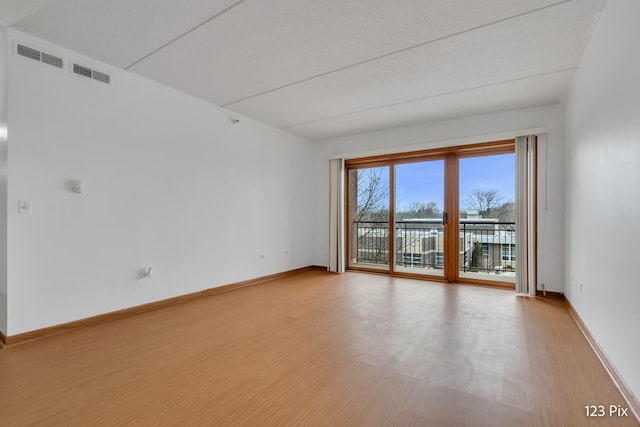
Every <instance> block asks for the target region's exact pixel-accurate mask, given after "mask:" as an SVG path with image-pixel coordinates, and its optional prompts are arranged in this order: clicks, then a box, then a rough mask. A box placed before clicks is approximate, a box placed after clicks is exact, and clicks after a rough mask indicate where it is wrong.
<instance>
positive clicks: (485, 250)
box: [460, 221, 516, 275]
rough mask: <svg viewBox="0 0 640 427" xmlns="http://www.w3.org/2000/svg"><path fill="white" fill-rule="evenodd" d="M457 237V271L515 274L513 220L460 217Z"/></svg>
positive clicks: (514, 228)
mask: <svg viewBox="0 0 640 427" xmlns="http://www.w3.org/2000/svg"><path fill="white" fill-rule="evenodd" d="M460 239H461V246H460V252H462V253H463V254H462V256H461V260H460V271H462V272H471V273H491V274H508V275H511V274H515V271H516V224H515V222H470V221H464V222H463V221H461V222H460ZM463 248H464V249H463Z"/></svg>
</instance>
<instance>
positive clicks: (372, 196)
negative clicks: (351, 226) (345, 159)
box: [357, 168, 388, 221]
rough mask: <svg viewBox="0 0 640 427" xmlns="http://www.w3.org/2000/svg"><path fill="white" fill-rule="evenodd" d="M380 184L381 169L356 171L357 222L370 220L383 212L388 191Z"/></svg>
mask: <svg viewBox="0 0 640 427" xmlns="http://www.w3.org/2000/svg"><path fill="white" fill-rule="evenodd" d="M382 184H383V179H382V169H381V168H371V169H362V170H359V171H358V212H357V215H358V221H361V220H367V219H372V218H371V217H372V216H373V215H374V214H378V213H380V212H382V211H383V210H384V205H385V203H384V202H385V201H386V200H387V195H388V189H387V188H384V186H383V185H382Z"/></svg>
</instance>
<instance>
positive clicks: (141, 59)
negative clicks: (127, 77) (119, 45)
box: [124, 0, 246, 70]
mask: <svg viewBox="0 0 640 427" xmlns="http://www.w3.org/2000/svg"><path fill="white" fill-rule="evenodd" d="M245 1H246V0H239V1H237V2H235V3H233V4H232V5H230V6H227V7H226V8H225V9H222V10H221V11H220V12H218V13H216V14H215V15H213V16H211V17H210V18H207V19H206V20H204V21H202V22H201V23H199V24H198V25H196V26H195V27H192V28H191V29H189V30H187V31H185V32H184V33H182V34H180V35H179V36H177V37H174V38H173V39H171V40H169V41H168V42H166V43H165V44H163V45H162V46H160V47H159V48H157V49H154V50H153V51H151V52H150V53H148V54H146V55H145V56H143V57H142V58H140V59H138V60H137V61H135V62H133V63H131V64H129V65H127V66H126V67H124V70H128V69H129V68H131V67H133V66H134V65H136V64H138V63H140V62H142V61H144V60H145V59H147V58H148V57H150V56H151V55H153V54H155V53H157V52H159V51H161V50H162V49H164V48H165V47H167V46H169V45H170V44H173V43H175V42H176V41H178V40H180V39H181V38H183V37H184V36H186V35H188V34H190V33H192V32H194V31H195V30H197V29H198V28H200V27H202V26H203V25H205V24H207V23H209V22H211V21H213V20H214V19H216V18H218V17H219V16H221V15H223V14H225V13H227V12H229V11H230V10H231V9H233V8H235V7H236V6H238V5H239V4H240V3H244V2H245Z"/></svg>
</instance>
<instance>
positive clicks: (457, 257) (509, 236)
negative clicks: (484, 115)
mask: <svg viewBox="0 0 640 427" xmlns="http://www.w3.org/2000/svg"><path fill="white" fill-rule="evenodd" d="M514 147H515V144H514V141H513V140H511V141H500V142H496V143H492V144H484V145H480V146H477V145H476V146H465V147H456V148H446V149H441V150H433V151H426V152H420V153H407V154H406V155H394V156H388V157H378V158H372V159H356V160H353V161H347V162H346V166H347V201H346V202H347V207H348V208H347V224H348V230H347V257H348V259H347V266H348V268H350V269H357V270H368V271H378V272H387V273H390V274H397V275H405V276H422V277H426V278H433V279H434V280H446V281H449V282H455V281H466V282H474V283H476V282H481V283H490V282H491V283H492V284H498V285H499V284H501V283H505V282H507V285H508V286H510V283H513V282H514V277H515V269H516V259H515V248H516V241H515V223H514V203H513V202H514V200H515V155H514Z"/></svg>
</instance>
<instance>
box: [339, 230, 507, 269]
mask: <svg viewBox="0 0 640 427" xmlns="http://www.w3.org/2000/svg"><path fill="white" fill-rule="evenodd" d="M351 233H352V234H351V236H352V237H351V238H352V239H353V240H352V249H351V254H352V257H353V258H355V262H356V264H383V265H386V264H389V222H388V221H353V228H352V230H351ZM459 237H460V238H459V247H458V249H459V256H460V258H459V266H460V271H461V272H468V273H474V272H477V273H489V274H507V275H510V274H513V273H515V269H516V258H515V257H516V253H515V247H516V241H515V223H514V222H492V221H477V222H472V221H471V220H466V219H462V220H461V221H460V236H459ZM394 247H395V264H396V266H401V267H407V268H421V269H442V268H443V267H444V226H443V225H442V222H441V220H439V219H433V220H410V219H408V220H402V221H396V223H395V245H394ZM354 252H355V253H354ZM354 255H355V256H354Z"/></svg>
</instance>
